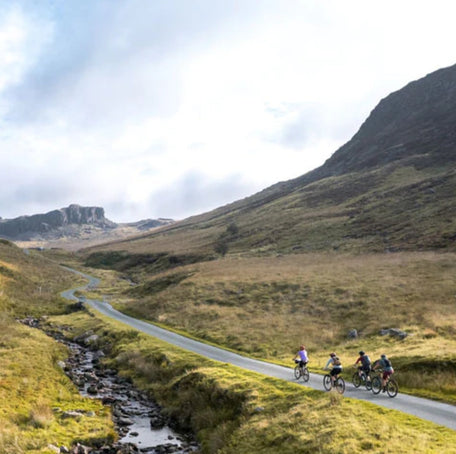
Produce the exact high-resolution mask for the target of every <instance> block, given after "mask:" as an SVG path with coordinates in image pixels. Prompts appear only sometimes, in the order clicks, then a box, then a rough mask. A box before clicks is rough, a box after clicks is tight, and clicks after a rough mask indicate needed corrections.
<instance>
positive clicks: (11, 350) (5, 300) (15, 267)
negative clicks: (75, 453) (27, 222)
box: [0, 241, 115, 454]
mask: <svg viewBox="0 0 456 454" xmlns="http://www.w3.org/2000/svg"><path fill="white" fill-rule="evenodd" d="M76 283H77V280H75V278H74V275H73V274H72V273H69V272H67V271H64V270H62V269H61V268H60V267H58V266H56V265H55V264H53V263H51V262H49V261H48V260H46V259H44V258H43V257H41V256H39V255H36V254H34V253H30V254H25V253H24V252H23V251H22V250H20V249H19V248H17V247H16V246H14V245H13V244H11V243H8V242H5V241H0V452H1V453H5V454H13V453H14V454H22V453H45V452H46V453H48V452H51V451H49V449H48V445H49V444H54V445H56V446H61V445H66V446H68V447H70V446H71V445H73V444H75V443H76V442H84V443H86V444H89V443H100V442H103V441H106V440H112V439H113V438H114V437H115V433H114V431H113V425H112V422H111V418H110V412H109V409H108V408H106V407H103V406H102V405H101V403H100V402H97V401H95V400H92V399H84V398H82V397H81V396H80V395H79V392H78V390H77V388H76V387H75V386H74V385H73V384H72V383H71V381H70V380H69V379H68V378H67V377H66V375H65V374H64V373H63V371H62V370H61V369H60V368H59V367H58V366H57V362H58V361H59V360H62V359H64V358H66V356H67V355H68V352H67V351H66V349H65V348H64V347H62V345H61V344H58V343H57V342H55V341H53V340H52V339H51V338H49V337H48V336H46V335H45V334H43V333H42V332H41V331H39V330H37V329H33V328H28V327H25V326H23V325H22V324H20V323H18V322H17V321H16V320H15V317H20V318H21V317H24V316H25V315H33V316H35V317H38V316H41V315H46V314H63V313H67V312H68V307H69V303H68V302H67V301H65V300H63V299H61V298H60V297H59V296H58V293H59V292H60V291H61V290H63V289H65V288H67V287H70V286H72V285H77V284H76ZM66 410H81V411H82V412H84V416H82V417H81V418H80V419H79V420H71V419H65V418H64V417H63V412H64V411H66Z"/></svg>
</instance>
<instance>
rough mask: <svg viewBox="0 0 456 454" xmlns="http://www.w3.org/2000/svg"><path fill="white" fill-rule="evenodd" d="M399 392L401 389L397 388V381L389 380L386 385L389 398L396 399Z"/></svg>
mask: <svg viewBox="0 0 456 454" xmlns="http://www.w3.org/2000/svg"><path fill="white" fill-rule="evenodd" d="M398 390H399V387H398V386H397V383H396V381H395V380H393V379H391V380H389V381H388V383H387V384H386V392H387V393H388V396H390V397H396V395H397V392H398Z"/></svg>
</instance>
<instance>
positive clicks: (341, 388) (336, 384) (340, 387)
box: [334, 377, 345, 394]
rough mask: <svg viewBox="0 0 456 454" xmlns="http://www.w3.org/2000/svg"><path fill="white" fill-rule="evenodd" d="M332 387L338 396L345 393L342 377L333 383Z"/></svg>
mask: <svg viewBox="0 0 456 454" xmlns="http://www.w3.org/2000/svg"><path fill="white" fill-rule="evenodd" d="M334 387H335V388H336V390H337V392H338V393H339V394H343V393H344V391H345V380H344V379H343V378H342V377H339V378H338V379H337V380H336V381H335V382H334Z"/></svg>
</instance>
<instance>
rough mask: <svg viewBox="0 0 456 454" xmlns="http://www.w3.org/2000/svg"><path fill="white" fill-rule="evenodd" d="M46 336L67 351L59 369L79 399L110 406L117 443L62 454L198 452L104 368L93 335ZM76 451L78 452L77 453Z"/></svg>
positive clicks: (147, 401) (33, 322)
mask: <svg viewBox="0 0 456 454" xmlns="http://www.w3.org/2000/svg"><path fill="white" fill-rule="evenodd" d="M21 322H22V323H24V324H27V325H28V326H32V327H35V328H40V329H41V328H42V327H41V326H40V321H39V320H37V319H33V318H26V319H24V320H21ZM45 332H46V334H48V335H49V336H51V337H53V338H54V339H56V340H57V341H58V342H61V343H63V344H65V345H66V346H67V348H68V350H69V352H70V355H69V357H68V358H67V359H66V360H65V361H61V362H59V366H60V367H61V368H62V369H63V371H64V372H65V374H66V375H67V376H68V377H69V378H70V379H71V380H72V381H73V383H74V384H75V385H76V386H77V387H78V389H79V392H80V394H81V395H82V396H84V397H88V398H95V399H100V400H101V401H102V403H103V404H104V405H110V406H111V410H112V419H113V422H114V426H115V429H116V431H117V433H118V435H119V439H118V441H116V442H115V443H113V444H112V445H109V446H103V447H99V448H89V447H87V446H84V447H80V448H81V449H79V447H77V448H74V449H73V450H68V451H61V452H70V453H73V452H75V453H80V452H82V453H84V454H86V453H87V454H88V453H90V454H111V453H112V454H114V453H115V454H117V453H119V452H120V453H122V454H124V453H125V454H130V453H149V454H170V453H176V454H188V453H196V452H197V451H198V450H199V445H198V443H197V442H196V441H195V440H194V437H192V436H191V435H189V434H186V435H182V434H179V433H177V432H176V431H174V430H173V429H172V428H170V427H169V425H168V424H169V421H168V420H167V418H166V417H165V416H164V415H163V413H162V411H161V408H160V406H159V405H158V404H157V403H156V402H154V401H153V400H151V399H150V398H149V397H148V396H147V395H146V393H145V392H143V391H141V390H139V389H137V388H136V387H135V386H134V385H133V384H132V382H131V380H129V379H128V378H125V377H122V376H120V375H118V374H117V372H116V371H115V370H113V369H107V368H105V367H104V365H103V362H102V359H103V357H104V356H105V355H104V353H103V351H101V350H96V349H95V350H94V349H92V348H91V346H90V344H91V342H90V340H91V337H93V333H92V332H87V333H85V334H83V335H82V336H78V337H77V338H75V339H73V341H69V340H68V339H66V338H65V337H64V335H63V334H62V333H60V332H58V331H54V330H53V331H52V332H50V331H46V330H45ZM67 413H68V414H66V415H64V416H65V417H78V416H81V413H79V414H78V412H77V411H73V412H67ZM78 449H79V450H78Z"/></svg>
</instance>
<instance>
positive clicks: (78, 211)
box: [0, 205, 117, 240]
mask: <svg viewBox="0 0 456 454" xmlns="http://www.w3.org/2000/svg"><path fill="white" fill-rule="evenodd" d="M71 225H75V226H82V225H93V226H96V227H99V228H102V229H113V228H115V227H117V224H116V223H114V222H112V221H110V220H109V219H106V218H105V215H104V209H103V208H101V207H82V206H79V205H70V206H69V207H67V208H61V209H60V210H53V211H50V212H49V213H45V214H35V215H32V216H20V217H18V218H14V219H0V236H3V237H6V238H8V239H12V240H15V239H21V240H27V239H29V238H31V237H34V236H36V235H37V234H39V235H46V234H49V233H51V232H52V231H54V230H57V229H60V228H62V227H66V226H71Z"/></svg>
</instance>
